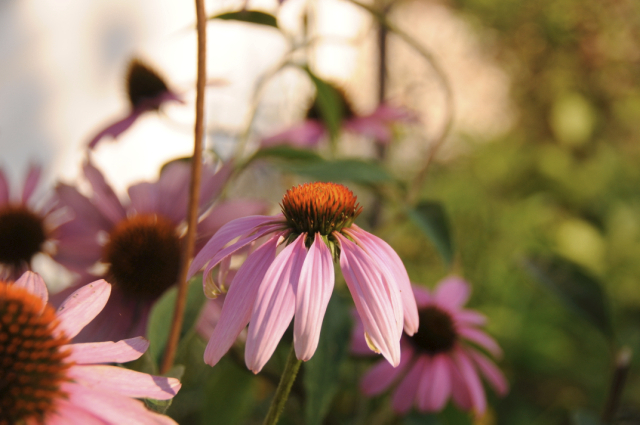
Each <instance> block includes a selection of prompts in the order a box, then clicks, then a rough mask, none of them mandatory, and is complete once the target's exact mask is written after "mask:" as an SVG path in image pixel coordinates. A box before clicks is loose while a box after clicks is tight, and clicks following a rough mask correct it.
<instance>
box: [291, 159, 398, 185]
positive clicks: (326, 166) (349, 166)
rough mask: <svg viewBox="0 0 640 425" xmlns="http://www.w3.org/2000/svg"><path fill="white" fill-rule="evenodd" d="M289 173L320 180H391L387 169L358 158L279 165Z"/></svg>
mask: <svg viewBox="0 0 640 425" xmlns="http://www.w3.org/2000/svg"><path fill="white" fill-rule="evenodd" d="M281 167H282V168H283V169H284V170H285V171H288V172H290V173H294V174H299V175H302V176H308V177H311V178H313V179H316V180H320V181H351V182H354V183H361V184H374V183H385V182H390V181H393V178H392V177H391V176H390V175H389V173H387V171H386V170H385V169H384V168H382V167H381V166H380V165H378V164H376V163H375V162H367V161H362V160H358V159H339V160H335V161H313V162H306V163H299V162H295V163H286V164H282V166H281Z"/></svg>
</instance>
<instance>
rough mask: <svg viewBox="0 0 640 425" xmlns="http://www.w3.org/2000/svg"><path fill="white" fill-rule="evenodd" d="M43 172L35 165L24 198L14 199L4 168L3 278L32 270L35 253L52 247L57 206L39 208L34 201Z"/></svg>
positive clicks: (0, 200) (0, 213) (0, 206)
mask: <svg viewBox="0 0 640 425" xmlns="http://www.w3.org/2000/svg"><path fill="white" fill-rule="evenodd" d="M40 172H41V169H40V167H39V166H36V165H32V166H31V167H30V168H29V172H28V174H27V178H26V179H25V182H24V186H23V188H22V194H21V196H20V198H19V199H11V197H10V196H9V195H10V194H9V183H8V181H7V178H6V177H5V175H4V173H3V172H2V170H0V279H6V280H15V279H16V278H17V277H18V276H20V275H21V274H22V273H23V272H25V271H26V270H27V269H29V267H30V264H31V259H32V258H33V256H34V255H36V254H38V253H41V252H44V253H47V252H48V251H50V250H51V248H52V247H49V246H47V245H49V244H51V242H50V241H51V240H52V239H53V238H54V235H53V234H54V231H55V227H56V224H55V220H54V217H53V215H54V214H53V213H54V212H55V208H54V205H53V203H51V202H50V203H46V204H45V205H43V206H41V207H36V206H35V205H34V203H33V202H32V195H33V193H34V191H35V189H36V186H37V185H38V180H39V179H40ZM48 241H49V244H47V242H48Z"/></svg>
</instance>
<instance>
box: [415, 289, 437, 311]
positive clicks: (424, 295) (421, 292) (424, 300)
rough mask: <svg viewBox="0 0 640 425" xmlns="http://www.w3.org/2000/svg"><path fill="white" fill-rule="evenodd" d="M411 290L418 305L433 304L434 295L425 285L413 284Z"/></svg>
mask: <svg viewBox="0 0 640 425" xmlns="http://www.w3.org/2000/svg"><path fill="white" fill-rule="evenodd" d="M411 290H412V291H413V296H414V297H415V299H416V305H417V306H418V307H426V306H428V305H431V304H433V295H431V293H430V292H429V290H428V289H427V288H425V287H424V286H419V285H411Z"/></svg>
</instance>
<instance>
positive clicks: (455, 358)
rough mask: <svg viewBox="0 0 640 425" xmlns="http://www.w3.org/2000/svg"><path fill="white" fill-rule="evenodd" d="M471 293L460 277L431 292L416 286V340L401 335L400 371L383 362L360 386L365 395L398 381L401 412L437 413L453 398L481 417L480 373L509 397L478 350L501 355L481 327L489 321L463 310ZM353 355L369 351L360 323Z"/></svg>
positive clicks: (396, 404)
mask: <svg viewBox="0 0 640 425" xmlns="http://www.w3.org/2000/svg"><path fill="white" fill-rule="evenodd" d="M470 292H471V289H470V287H469V284H468V283H467V282H465V281H464V280H462V279H460V278H457V277H449V278H447V279H445V280H443V281H442V282H441V283H440V284H439V285H438V286H437V287H436V289H435V290H434V292H433V293H430V292H429V291H428V290H426V289H424V288H422V287H419V286H415V285H414V286H413V293H414V295H415V297H416V301H417V303H418V315H419V317H420V329H419V330H418V332H416V333H415V334H414V335H413V336H409V335H404V336H403V337H402V359H401V360H400V365H399V366H398V367H397V368H395V369H394V368H391V367H389V365H388V364H387V363H386V362H380V363H378V364H377V365H376V366H374V367H373V368H372V369H371V370H369V372H367V373H366V374H365V376H364V377H363V378H362V381H361V383H360V388H361V389H362V391H363V393H364V394H365V395H367V396H374V395H378V394H381V393H382V392H384V391H385V390H386V389H388V388H389V387H391V386H392V385H393V384H394V383H396V382H397V383H398V384H397V387H396V389H395V391H394V394H393V398H392V406H393V409H394V410H395V411H396V412H398V413H400V414H405V413H407V412H408V411H409V410H410V409H411V407H412V406H415V407H416V408H417V409H418V410H419V411H421V412H437V411H440V410H442V409H443V408H444V406H445V405H446V403H447V400H449V398H450V397H451V398H452V399H453V401H454V402H455V404H456V405H457V406H458V407H460V408H461V409H462V410H465V411H471V410H473V411H475V412H476V414H479V415H481V414H483V413H484V411H485V410H486V406H487V401H486V397H485V393H484V389H483V387H482V382H481V380H480V375H482V376H483V377H484V378H485V379H486V380H487V382H489V384H490V385H491V386H492V387H493V388H494V390H495V391H496V393H498V395H500V396H503V395H505V394H506V393H507V391H508V389H509V386H508V383H507V381H506V379H505V378H504V375H503V374H502V372H501V371H500V370H499V369H498V368H497V367H496V365H495V364H494V363H493V362H492V361H491V360H490V359H489V358H488V357H487V356H486V355H485V354H483V353H482V352H481V351H479V350H478V349H476V348H475V347H474V345H477V346H479V347H481V348H483V349H484V350H486V351H488V352H489V353H491V354H492V355H493V356H495V357H500V356H501V355H502V350H501V349H500V347H499V346H498V344H497V343H496V342H495V341H494V340H493V338H491V337H490V336H489V335H487V334H486V333H485V332H484V331H482V330H480V329H478V327H479V326H482V325H483V324H484V323H485V321H486V319H485V317H484V316H483V315H482V314H480V313H478V312H476V311H473V310H467V309H464V308H463V305H464V304H465V303H466V302H467V299H468V298H469V294H470ZM352 351H353V352H354V353H356V354H369V353H370V351H369V350H368V349H367V344H366V341H365V340H364V338H363V337H362V324H361V323H359V324H357V325H356V328H355V330H354V332H353V338H352Z"/></svg>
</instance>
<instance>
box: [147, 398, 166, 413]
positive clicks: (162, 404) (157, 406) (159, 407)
mask: <svg viewBox="0 0 640 425" xmlns="http://www.w3.org/2000/svg"><path fill="white" fill-rule="evenodd" d="M143 401H144V404H145V405H146V406H147V408H149V409H150V410H153V411H154V412H156V413H160V414H161V415H164V414H165V412H166V411H167V409H169V407H170V406H171V403H172V402H173V399H171V398H170V399H169V400H153V399H151V398H145V399H143Z"/></svg>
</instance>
